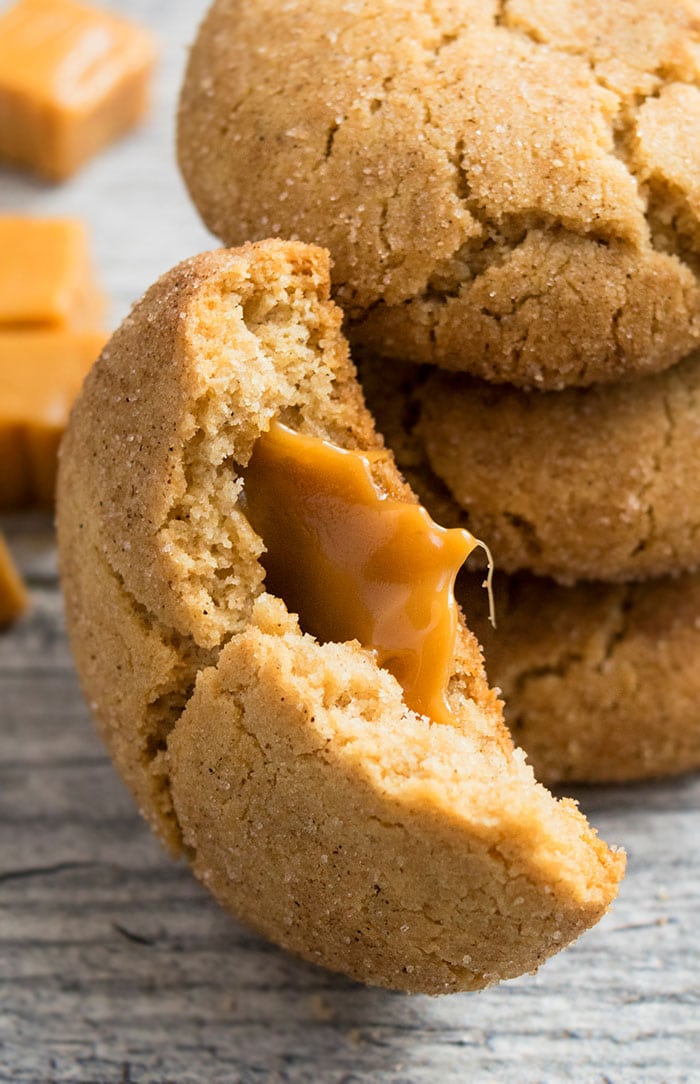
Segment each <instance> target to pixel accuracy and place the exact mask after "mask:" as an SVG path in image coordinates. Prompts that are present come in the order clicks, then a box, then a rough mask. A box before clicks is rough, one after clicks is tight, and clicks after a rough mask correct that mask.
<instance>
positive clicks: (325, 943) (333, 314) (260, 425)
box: [58, 242, 624, 993]
mask: <svg viewBox="0 0 700 1084" xmlns="http://www.w3.org/2000/svg"><path fill="white" fill-rule="evenodd" d="M328 293H329V279H328V260H327V256H326V255H325V254H324V253H322V252H320V251H319V250H316V249H312V248H309V247H307V246H303V245H293V244H292V245H289V244H283V243H280V242H268V243H264V244H260V245H254V246H246V247H245V248H244V249H241V250H237V251H232V252H220V253H212V254H208V255H206V256H202V257H198V258H196V259H195V260H192V261H189V262H188V263H186V264H184V265H181V266H180V267H179V268H176V269H175V270H174V271H172V272H171V273H170V274H169V275H166V276H165V277H164V278H163V279H162V280H161V281H160V282H159V283H158V284H156V286H155V287H154V288H153V289H152V290H151V291H149V293H148V294H147V295H146V297H145V298H144V299H143V300H142V301H141V302H140V303H139V304H138V305H137V306H136V308H135V309H134V311H133V312H132V314H131V316H130V317H129V318H128V319H127V321H126V322H125V324H124V325H123V326H122V328H121V329H120V331H119V332H117V334H116V336H115V337H114V339H113V340H112V342H111V344H110V345H109V346H108V347H107V348H106V350H105V352H104V353H103V355H102V357H101V359H100V361H99V362H98V364H97V366H96V367H95V369H94V370H93V372H92V373H91V375H90V377H89V378H88V381H87V384H86V386H85V389H84V392H83V393H82V395H81V397H80V399H79V400H78V403H77V404H76V407H75V409H74V412H73V416H72V420H71V424H70V427H69V431H68V434H67V437H66V440H65V444H64V448H63V454H62V460H61V469H60V479H59V511H58V523H59V542H60V551H61V563H62V570H63V578H64V584H65V589H66V601H67V616H68V625H69V630H70V634H71V639H72V643H73V647H74V651H75V655H76V660H77V663H78V669H79V672H80V676H81V681H82V683H83V687H84V689H85V693H86V697H87V699H88V701H89V702H90V703H91V705H92V708H93V711H94V713H95V715H96V718H97V720H98V723H99V725H100V728H101V730H102V733H103V735H104V737H105V740H106V742H107V744H108V746H109V748H110V750H111V752H112V755H113V757H114V759H115V762H116V763H117V765H118V767H119V769H120V771H121V772H122V774H123V776H124V778H125V780H126V781H127V783H128V784H129V785H130V787H131V789H132V791H133V793H134V794H135V796H136V798H137V801H138V802H139V805H140V808H141V809H142V811H143V812H144V814H145V815H146V816H147V817H148V819H149V820H150V822H151V823H152V824H153V825H154V826H155V827H156V828H157V830H159V831H160V834H161V836H162V837H163V838H164V839H165V840H166V841H167V842H169V843H170V845H171V846H172V847H173V848H177V847H178V846H182V845H184V847H185V850H186V853H187V856H188V858H189V859H190V861H191V862H192V865H193V868H194V870H195V872H196V873H197V875H198V876H199V877H200V878H201V879H202V880H203V881H204V882H205V883H207V884H209V885H210V886H211V888H212V890H213V891H214V893H215V894H216V896H217V897H218V898H219V899H220V900H221V902H222V903H223V904H224V905H225V906H226V907H228V908H229V909H230V910H231V911H233V912H234V913H235V914H237V915H239V916H240V917H241V918H242V919H244V920H245V921H246V922H248V923H250V924H251V925H253V926H255V927H256V928H259V929H261V930H262V931H263V932H265V933H266V935H267V936H269V937H271V938H272V939H274V940H275V941H277V942H278V943H279V944H282V945H285V946H287V947H289V948H291V949H293V950H294V951H295V952H298V953H299V954H300V955H302V956H305V957H306V958H308V959H311V960H313V961H315V962H319V963H324V964H326V965H327V966H329V967H333V968H337V969H339V970H342V971H344V972H346V973H347V974H350V975H352V976H354V977H356V978H358V979H361V980H363V981H367V982H372V983H376V984H379V985H387V986H393V987H399V988H402V989H409V990H421V991H425V992H430V993H441V992H447V991H449V990H456V989H472V988H478V987H480V986H483V985H486V984H488V983H490V982H494V981H497V979H499V978H506V977H509V976H512V975H516V974H519V973H521V972H522V971H525V970H531V969H532V968H534V967H536V966H537V964H538V963H539V962H541V961H542V960H543V959H544V958H546V957H547V956H549V955H551V954H552V953H553V952H555V951H556V950H557V949H559V948H561V947H562V946H563V945H564V944H566V943H567V942H568V941H570V940H571V939H572V938H574V937H575V936H577V935H578V934H579V933H580V932H582V931H583V930H584V929H585V928H586V927H587V926H589V925H591V924H592V923H593V922H594V921H596V920H597V919H598V918H599V917H600V916H601V914H602V913H603V912H604V911H605V909H606V907H607V906H608V905H609V903H610V900H611V899H612V897H613V896H614V894H615V891H616V887H617V882H618V881H619V878H620V877H621V875H622V871H623V867H624V856H622V855H621V854H616V853H613V852H610V851H609V850H608V849H607V847H606V846H605V844H603V843H602V842H601V841H600V840H598V839H597V837H596V836H595V833H593V832H592V831H591V829H590V828H589V827H588V825H587V823H586V821H585V819H584V818H583V817H582V816H581V815H580V813H579V812H578V811H577V810H576V808H575V807H574V806H573V805H572V804H571V803H566V802H559V803H557V802H555V801H554V800H553V799H552V798H551V796H550V795H549V794H548V793H547V792H546V791H545V790H544V789H543V788H541V787H540V786H538V785H537V784H535V782H534V780H533V777H532V775H531V772H530V769H528V768H527V767H526V766H525V764H524V762H523V760H522V757H521V756H520V755H519V754H516V753H514V752H513V750H512V746H511V743H510V740H509V737H508V734H507V731H506V730H505V728H504V726H503V724H502V717H501V710H500V704H499V702H498V700H497V698H496V696H495V694H494V693H493V691H492V690H490V689H489V687H488V685H487V683H486V680H485V676H484V673H483V667H482V661H481V654H480V650H479V647H478V644H477V643H476V640H475V639H474V637H473V636H472V634H471V633H469V632H468V631H467V629H466V627H465V626H463V625H462V626H461V630H460V634H459V637H458V642H457V646H456V653H455V660H454V673H453V676H452V678H451V681H450V686H449V699H450V703H451V705H452V708H453V711H454V712H455V714H456V720H457V721H456V723H455V725H454V726H438V725H435V724H431V723H430V722H429V721H428V720H426V719H424V718H420V717H418V716H415V715H414V714H413V713H411V712H410V711H408V710H407V709H406V707H405V705H404V703H403V700H402V696H401V690H400V688H399V686H398V684H397V683H396V681H395V680H394V679H393V678H392V677H391V675H389V674H388V673H387V672H385V671H381V670H379V669H378V668H377V666H376V663H375V661H374V659H373V657H372V655H371V653H370V652H368V651H365V650H363V649H362V648H360V647H359V646H358V645H357V644H325V645H319V644H317V643H316V642H315V641H314V640H312V639H311V638H309V637H305V636H303V635H302V633H301V631H300V630H299V628H298V626H297V624H296V622H295V620H294V619H293V617H291V616H290V615H289V614H288V613H287V611H286V608H285V606H284V604H283V603H282V602H281V601H280V600H276V599H273V598H271V597H270V596H268V595H266V594H264V592H263V585H262V568H261V566H260V563H259V560H258V557H259V554H260V540H259V539H257V537H256V536H255V535H254V534H253V532H252V531H251V530H250V528H249V527H248V525H247V523H246V522H245V521H244V519H243V517H242V515H241V513H240V510H239V509H238V508H237V499H238V494H239V489H240V486H239V481H238V479H237V467H240V466H243V465H245V462H246V460H247V458H248V456H249V454H250V451H251V448H252V446H253V444H254V442H255V440H256V439H257V436H258V435H259V434H260V432H261V431H262V430H264V429H265V428H266V426H267V425H268V424H269V422H270V420H271V419H272V417H274V416H280V417H281V418H282V419H283V420H285V421H287V422H288V423H289V424H292V425H294V426H296V427H297V428H299V429H300V430H302V431H304V432H307V433H309V434H310V435H316V436H324V437H327V438H328V439H331V440H333V441H335V442H336V443H339V444H341V445H342V446H344V447H347V448H361V449H369V448H373V449H375V450H378V451H379V450H380V449H381V447H382V446H381V441H380V439H379V438H378V437H377V436H376V434H375V433H374V429H373V425H372V420H371V417H370V416H369V414H368V413H367V411H366V410H365V408H364V405H363V402H362V399H361V395H360V392H359V387H358V385H357V384H356V382H355V379H354V370H353V368H352V365H351V364H350V361H349V358H348V354H347V347H346V345H345V343H344V341H343V339H342V337H341V335H340V333H339V322H340V315H339V313H338V310H336V309H335V307H334V306H333V305H332V304H331V303H330V301H329V300H328ZM376 471H377V474H376V480H377V482H378V484H380V485H382V486H383V488H384V489H385V491H386V492H387V494H388V495H391V496H400V495H403V496H404V497H405V499H415V498H413V497H412V495H411V494H410V492H409V491H408V490H407V488H406V486H405V484H404V483H403V482H402V480H401V478H400V477H399V475H398V473H397V472H396V470H395V468H394V466H393V461H392V459H391V457H390V455H389V453H387V454H386V455H385V456H384V457H380V458H379V459H378V461H377V464H376ZM290 856H293V866H292V864H291V863H290ZM326 871H327V872H326Z"/></svg>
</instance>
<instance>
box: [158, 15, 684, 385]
mask: <svg viewBox="0 0 700 1084" xmlns="http://www.w3.org/2000/svg"><path fill="white" fill-rule="evenodd" d="M699 136H700V3H699V2H698V0H674V2H673V3H668V2H667V0H619V2H617V3H614V4H613V3H608V2H607V0H558V2H557V3H553V2H551V0H459V2H456V0H432V2H430V3H428V2H427V0H357V2H353V3H350V4H338V3H336V2H335V0H318V2H316V3H314V4H307V3H302V2H300V0H290V2H288V3H285V4H279V3H277V2H276V0H215V3H214V4H213V6H212V8H211V9H210V12H209V14H208V15H207V17H206V19H205V21H204V23H203V25H202V27H201V30H200V33H199V36H198V38H197V40H196V42H195V45H194V48H193V50H192V54H191V57H190V62H189V67H188V72H187V75H186V79H185V83H184V87H183V91H182V97H181V103H180V114H179V159H180V164H181V168H182V172H183V175H184V177H185V180H186V182H187V184H188V186H189V189H190V192H191V194H192V196H193V198H194V201H195V203H196V205H197V206H198V208H199V210H200V212H201V214H202V216H203V218H204V220H205V221H206V223H207V224H208V226H209V227H210V228H211V229H212V230H213V231H214V233H216V234H217V235H218V236H219V237H221V238H222V239H223V240H225V241H226V242H227V243H229V244H234V243H241V242H242V241H244V240H248V239H250V238H252V239H256V238H262V237H265V236H268V235H270V234H273V235H274V234H279V235H282V236H288V237H300V238H301V239H303V240H310V241H316V242H318V243H321V244H323V245H325V246H326V247H328V248H329V249H330V251H331V253H332V256H333V259H334V261H335V267H334V283H335V290H336V295H337V297H338V299H339V300H340V301H341V303H342V305H343V307H344V308H345V310H346V312H347V313H348V314H349V317H350V320H349V331H350V334H351V336H352V337H353V338H354V340H355V341H356V342H357V343H361V344H363V345H365V346H366V347H368V348H370V349H372V350H374V351H375V353H380V354H384V355H387V356H391V357H402V358H404V359H407V360H413V361H419V362H423V361H426V362H433V363H437V364H438V365H440V366H443V367H446V368H451V369H464V370H467V371H469V372H471V373H473V374H475V375H478V376H481V377H485V378H486V379H489V380H492V381H509V382H513V383H516V384H521V385H530V386H539V387H547V388H556V387H562V386H565V385H569V384H577V385H585V384H589V383H591V382H596V381H600V380H604V381H608V380H617V379H620V378H622V377H625V376H633V375H635V374H636V373H639V372H649V371H653V370H660V369H662V368H665V367H667V366H669V365H671V364H673V363H674V362H676V361H677V360H679V359H680V358H681V357H683V356H684V355H686V354H687V353H689V352H690V351H691V350H692V349H693V348H694V347H696V346H697V345H698V344H699V343H700V283H699V281H698V271H699V269H700V264H699V262H698V254H699V252H700V249H699V245H700V226H699V217H698V216H699V214H700V185H699V182H698V177H699V176H700V139H699V138H698V137H699Z"/></svg>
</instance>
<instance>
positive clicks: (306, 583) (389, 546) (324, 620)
mask: <svg viewBox="0 0 700 1084" xmlns="http://www.w3.org/2000/svg"><path fill="white" fill-rule="evenodd" d="M376 458H377V454H376V453H375V454H372V453H369V454H361V453H360V452H350V451H346V450H344V449H343V448H339V447H337V446H336V445H334V444H331V443H329V442H328V441H325V440H320V439H318V438H316V437H307V436H304V435H302V434H301V433H296V432H294V431H292V430H291V429H288V428H287V427H286V426H284V425H281V424H279V423H277V422H274V423H273V424H272V426H271V428H270V430H269V432H267V433H265V434H264V435H263V436H262V437H260V439H259V440H258V442H257V443H256V445H255V448H254V450H253V455H252V457H251V460H250V463H249V465H248V467H247V468H246V470H245V472H244V482H245V484H244V490H243V495H242V507H243V509H244V511H245V514H246V516H247V517H248V520H249V522H250V524H251V526H252V527H253V530H254V531H255V532H256V533H257V534H259V535H260V537H261V538H262V540H263V543H264V545H265V549H266V551H267V552H266V553H265V554H264V556H263V558H262V563H263V565H264V567H265V570H266V574H267V575H266V586H267V589H268V591H270V592H271V593H272V594H275V595H277V596H278V597H279V598H282V599H284V601H285V603H286V605H287V607H288V609H289V610H290V611H293V612H294V613H297V614H298V615H299V620H300V623H301V626H302V628H303V629H304V631H305V632H309V633H311V634H312V635H314V636H315V637H316V638H317V639H318V640H320V641H322V642H329V641H334V642H344V641H348V640H358V641H359V642H360V644H362V646H363V647H365V648H369V649H371V650H372V651H374V653H375V655H376V659H377V662H378V664H379V666H382V667H384V668H385V669H386V670H388V671H389V672H390V673H391V674H393V675H394V677H395V678H396V679H397V681H398V682H399V684H400V685H401V686H402V688H403V690H404V699H405V701H406V704H407V705H408V707H409V708H411V709H412V710H413V711H415V712H417V713H418V714H420V715H427V716H428V717H429V718H431V719H433V720H434V721H436V722H449V721H452V719H453V716H452V713H451V711H450V708H449V705H448V703H447V695H446V691H447V682H448V680H449V676H450V670H451V666H452V661H453V656H454V650H455V638H456V635H457V604H456V602H455V599H454V582H455V578H456V576H457V573H458V572H459V569H460V568H461V566H462V564H463V563H464V561H465V560H466V558H467V557H468V556H469V554H470V553H471V552H472V550H473V549H474V548H475V546H476V545H478V543H477V540H476V539H475V538H473V537H472V535H470V534H469V532H468V531H465V530H459V529H452V530H447V529H446V528H444V527H439V526H438V525H437V524H436V523H435V522H434V521H433V520H432V519H431V517H430V516H429V515H428V512H427V511H426V510H425V508H423V507H422V506H421V505H419V504H410V503H408V502H407V501H398V500H392V499H391V498H389V497H387V496H386V494H385V493H383V492H382V490H381V489H380V488H379V486H378V485H377V484H376V483H375V481H374V480H373V477H372V460H373V459H375V460H376Z"/></svg>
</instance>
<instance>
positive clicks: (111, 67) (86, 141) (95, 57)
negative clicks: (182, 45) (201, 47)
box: [0, 0, 154, 180]
mask: <svg viewBox="0 0 700 1084" xmlns="http://www.w3.org/2000/svg"><path fill="white" fill-rule="evenodd" d="M153 60H154V49H153V44H152V40H151V37H150V35H149V34H148V33H147V32H146V31H145V30H143V29H141V27H139V26H136V25H135V24H133V23H131V22H129V21H128V20H126V19H123V18H120V17H118V16H115V15H111V14H109V13H108V12H105V11H101V10H99V9H96V8H93V7H91V6H89V5H86V4H82V3H78V2H76V0H18V3H16V4H15V5H14V6H13V7H11V8H10V9H9V10H8V11H6V12H5V13H4V14H3V15H0V159H4V160H5V161H8V162H12V163H14V164H16V165H20V166H26V167H28V168H29V169H33V170H35V171H36V172H37V173H39V174H41V175H42V176H44V177H46V178H48V179H50V180H63V179H64V178H65V177H69V176H70V175H71V174H72V173H74V172H75V171H76V170H77V169H79V168H80V166H82V165H83V163H85V162H86V161H87V160H88V159H89V158H91V157H92V156H93V155H94V154H96V153H97V152H98V151H99V150H101V149H102V148H103V147H104V146H106V144H108V143H110V142H112V140H114V139H116V138H117V137H118V136H120V135H122V133H124V132H126V131H127V130H128V129H129V128H131V127H132V126H133V125H134V124H136V123H137V122H138V121H139V120H140V119H141V117H142V116H143V114H144V112H145V109H146V105H147V89H148V81H149V75H150V72H151V69H152V66H153Z"/></svg>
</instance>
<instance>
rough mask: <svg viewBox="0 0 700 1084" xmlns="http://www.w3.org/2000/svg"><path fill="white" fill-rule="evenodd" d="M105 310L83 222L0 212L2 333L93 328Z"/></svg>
mask: <svg viewBox="0 0 700 1084" xmlns="http://www.w3.org/2000/svg"><path fill="white" fill-rule="evenodd" d="M104 313H105V298H104V295H103V294H102V292H101V290H100V289H99V288H98V286H97V283H96V281H95V278H94V275H93V272H92V267H91V263H90V256H89V247H88V237H87V231H86V229H85V226H84V225H83V223H82V222H79V221H77V220H76V219H69V218H29V217H22V216H15V215H0V332H2V331H3V330H7V329H8V328H22V327H34V328H37V327H45V328H46V329H52V330H57V331H59V330H75V331H94V330H97V329H99V328H100V327H101V326H102V321H103V318H104Z"/></svg>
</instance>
